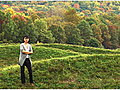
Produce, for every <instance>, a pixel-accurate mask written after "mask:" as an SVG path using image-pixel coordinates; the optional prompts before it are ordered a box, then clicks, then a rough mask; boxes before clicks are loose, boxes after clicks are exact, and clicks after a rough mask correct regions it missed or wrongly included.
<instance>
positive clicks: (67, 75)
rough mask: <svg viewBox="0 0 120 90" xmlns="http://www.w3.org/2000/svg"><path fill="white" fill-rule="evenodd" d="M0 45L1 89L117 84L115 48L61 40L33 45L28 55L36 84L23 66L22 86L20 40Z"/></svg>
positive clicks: (107, 86) (119, 85) (110, 86)
mask: <svg viewBox="0 0 120 90" xmlns="http://www.w3.org/2000/svg"><path fill="white" fill-rule="evenodd" d="M62 47H63V48H62ZM76 47H78V50H77V49H76ZM0 48H1V52H0V54H1V56H2V57H1V58H0V60H1V61H0V62H1V63H0V64H1V65H0V66H1V67H2V68H1V69H0V88H1V89H119V88H120V78H119V76H120V71H119V70H120V61H119V60H120V54H119V51H117V50H106V49H98V48H91V47H81V46H78V45H63V44H60V45H59V44H58V45H57V44H47V45H46V44H42V45H39V46H35V45H33V50H34V54H33V55H31V58H32V69H33V79H34V84H35V86H34V87H32V86H30V84H29V76H28V75H29V74H28V71H27V69H26V68H25V74H26V84H27V86H26V87H25V86H23V85H22V84H21V77H20V66H19V65H17V63H18V59H17V58H18V57H19V53H20V52H19V44H18V45H16V46H15V45H14V46H13V45H11V46H9V45H8V46H3V47H0ZM87 48H88V51H87ZM84 50H85V51H84ZM95 50H96V53H95ZM16 52H17V53H16ZM88 52H91V53H88ZM8 54H9V55H8ZM50 56H51V57H50ZM7 57H9V59H7ZM13 58H16V61H13ZM2 60H3V61H4V63H3V61H2ZM8 60H10V61H8ZM9 63H10V65H8V64H9ZM2 64H3V66H2Z"/></svg>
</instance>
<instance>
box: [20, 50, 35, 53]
mask: <svg viewBox="0 0 120 90" xmlns="http://www.w3.org/2000/svg"><path fill="white" fill-rule="evenodd" d="M22 53H25V54H33V52H28V51H25V50H23V51H22Z"/></svg>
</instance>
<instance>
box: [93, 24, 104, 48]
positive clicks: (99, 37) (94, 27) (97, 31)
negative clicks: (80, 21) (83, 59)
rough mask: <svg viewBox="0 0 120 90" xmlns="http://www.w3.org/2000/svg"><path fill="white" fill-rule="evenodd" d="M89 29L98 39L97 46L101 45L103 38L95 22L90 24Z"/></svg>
mask: <svg viewBox="0 0 120 90" xmlns="http://www.w3.org/2000/svg"><path fill="white" fill-rule="evenodd" d="M91 29H92V31H93V37H94V38H96V39H97V40H98V41H99V46H102V42H103V39H102V32H101V29H100V27H99V26H97V25H95V24H92V25H91Z"/></svg>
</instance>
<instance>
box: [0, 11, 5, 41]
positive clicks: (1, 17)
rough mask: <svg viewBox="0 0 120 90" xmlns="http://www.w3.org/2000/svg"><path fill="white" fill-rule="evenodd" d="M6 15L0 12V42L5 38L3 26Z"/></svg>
mask: <svg viewBox="0 0 120 90" xmlns="http://www.w3.org/2000/svg"><path fill="white" fill-rule="evenodd" d="M5 17H6V16H5V13H4V12H3V11H2V10H0V40H1V41H2V40H3V36H4V32H3V27H2V24H3V22H4V20H5Z"/></svg>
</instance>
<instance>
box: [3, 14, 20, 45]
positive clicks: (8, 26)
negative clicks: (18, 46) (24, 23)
mask: <svg viewBox="0 0 120 90" xmlns="http://www.w3.org/2000/svg"><path fill="white" fill-rule="evenodd" d="M2 28H3V32H4V36H3V37H4V39H6V40H7V41H8V42H10V43H12V42H14V41H16V40H17V38H16V37H17V36H18V30H17V25H16V24H15V22H14V21H13V20H12V19H11V14H10V13H9V12H7V13H6V17H5V21H4V22H3V24H2Z"/></svg>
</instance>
